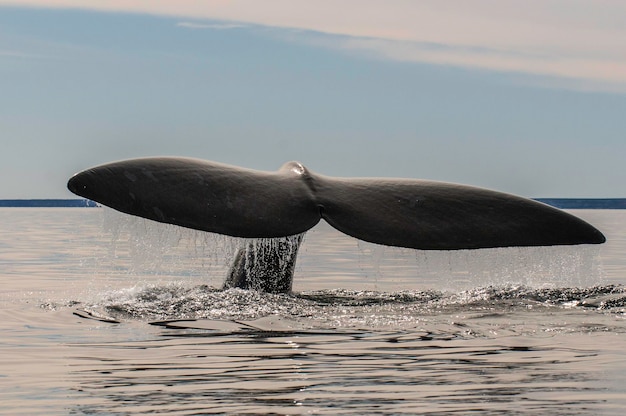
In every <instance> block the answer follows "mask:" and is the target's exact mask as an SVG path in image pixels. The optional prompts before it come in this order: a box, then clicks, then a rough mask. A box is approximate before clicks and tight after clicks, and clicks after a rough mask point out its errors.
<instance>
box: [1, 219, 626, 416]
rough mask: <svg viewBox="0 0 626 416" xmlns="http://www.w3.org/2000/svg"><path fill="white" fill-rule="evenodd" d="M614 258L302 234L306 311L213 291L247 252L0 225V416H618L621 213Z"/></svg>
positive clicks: (141, 224)
mask: <svg viewBox="0 0 626 416" xmlns="http://www.w3.org/2000/svg"><path fill="white" fill-rule="evenodd" d="M573 213H574V214H576V215H579V216H582V217H583V218H585V219H586V220H588V221H589V222H591V223H592V224H594V225H596V226H597V227H598V228H600V229H601V230H602V231H603V232H604V233H605V234H606V236H607V238H608V239H609V242H608V243H607V244H605V245H603V246H600V247H598V246H594V247H556V248H555V247H552V248H532V249H493V250H478V251H458V252H423V251H413V250H399V249H390V248H385V247H380V246H376V245H373V244H366V243H358V242H357V241H356V240H354V239H351V238H348V237H345V236H343V235H341V234H339V233H337V232H335V231H333V230H332V229H330V228H329V227H327V226H324V225H320V226H318V227H316V228H315V229H314V230H312V231H310V232H309V233H307V235H306V237H305V242H304V244H303V247H302V248H301V253H300V256H299V260H298V264H297V268H296V277H295V280H294V293H293V294H291V295H271V294H263V293H258V292H254V291H243V290H238V289H229V290H226V291H223V290H220V289H219V288H220V287H221V284H222V282H223V279H224V276H225V273H226V271H227V269H228V265H229V261H230V259H231V258H232V255H233V253H234V251H235V250H236V249H237V247H240V246H241V244H245V243H246V242H245V241H243V242H242V241H237V240H232V239H228V238H224V237H219V236H213V235H209V234H206V233H198V232H192V231H187V230H181V229H179V228H176V227H171V226H164V225H162V224H160V225H155V224H154V223H151V222H148V221H144V220H139V219H132V218H130V217H126V216H122V215H118V214H115V213H112V212H110V211H107V210H104V209H69V208H65V209H37V208H30V209H0V215H1V216H2V217H1V219H2V220H1V221H0V279H1V282H2V286H0V305H1V308H0V319H1V321H0V322H1V323H0V329H1V331H2V338H1V339H0V399H1V400H0V414H10V415H14V414H15V415H19V414H24V415H32V414H146V413H156V414H167V413H172V414H467V413H471V412H476V413H480V414H563V415H575V414H580V415H595V414H615V415H621V414H623V409H624V408H625V407H626V387H625V386H626V384H625V382H626V376H625V375H624V374H625V372H626V352H625V348H626V325H625V322H624V308H625V307H626V292H625V289H624V287H623V286H622V284H623V283H624V280H626V211H619V210H616V211H605V210H597V211H573Z"/></svg>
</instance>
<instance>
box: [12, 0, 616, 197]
mask: <svg viewBox="0 0 626 416" xmlns="http://www.w3.org/2000/svg"><path fill="white" fill-rule="evenodd" d="M625 21H626V2H625V1H623V0H423V1H412V0H308V1H304V0H265V1H258V0H206V1H202V2H199V1H196V0H178V1H165V0H161V1H157V0H124V1H117V0H90V1H88V2H86V1H84V0H46V1H43V0H21V1H10V0H9V1H5V0H0V135H1V140H2V141H1V143H2V150H1V151H0V199H17V198H72V197H73V195H72V194H71V193H70V192H69V191H67V189H66V187H65V184H66V182H67V179H68V178H69V177H70V176H71V175H72V174H73V173H75V172H77V171H80V170H82V169H86V168H88V167H91V166H94V165H98V164H102V163H106V162H110V161H114V160H120V159H129V158H135V157H143V156H167V155H169V156H187V157H196V158H201V159H207V160H213V161H218V162H222V163H228V164H233V165H237V166H242V167H247V168H252V169H259V170H269V171H272V170H276V169H278V168H279V167H280V166H281V165H282V164H283V163H285V162H287V161H290V160H298V161H300V162H302V163H304V165H305V166H307V167H308V168H309V169H310V170H312V171H314V172H317V173H321V174H325V175H331V176H343V177H357V176H366V177H404V178H421V179H432V180H440V181H448V182H457V183H464V184H469V185H474V186H480V187H485V188H490V189H496V190H500V191H504V192H510V193H515V194H518V195H522V196H526V197H626V25H625V24H624V22H625Z"/></svg>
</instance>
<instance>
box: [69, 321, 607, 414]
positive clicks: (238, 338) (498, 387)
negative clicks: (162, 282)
mask: <svg viewBox="0 0 626 416" xmlns="http://www.w3.org/2000/svg"><path fill="white" fill-rule="evenodd" d="M231 329H232V328H231ZM578 342H579V340H578V339H576V338H568V337H567V336H564V337H557V338H556V339H552V338H546V339H533V340H529V339H525V338H522V339H520V338H518V337H510V338H506V337H505V338H501V339H498V341H497V342H494V340H488V341H487V340H484V339H467V338H465V337H462V336H460V335H459V334H458V333H456V334H450V333H430V334H425V333H420V332H417V333H413V332H404V331H403V332H375V333H372V332H365V331H346V332H344V331H336V332H334V333H316V332H311V333H309V332H292V331H289V332H286V333H281V332H280V331H276V332H265V331H254V330H244V331H234V332H233V331H225V332H224V331H207V330H204V331H203V330H195V331H191V330H190V329H189V328H186V329H183V328H180V329H172V328H169V329H164V330H163V332H162V333H161V334H160V335H159V337H158V338H155V339H153V340H150V341H139V342H127V343H116V344H113V345H112V344H106V345H101V344H100V345H99V344H94V345H89V344H82V345H76V346H74V349H75V350H79V351H80V353H79V354H76V353H77V352H78V351H75V354H76V355H80V357H81V358H80V359H78V358H76V359H74V360H73V362H72V363H71V375H72V377H73V378H74V379H75V380H76V383H77V386H78V387H77V388H78V389H79V390H80V391H81V393H84V394H88V395H90V396H92V397H93V398H97V400H95V401H96V402H98V403H99V404H98V405H93V406H89V405H81V406H80V407H78V408H77V409H75V410H76V411H80V412H83V413H91V412H94V413H115V414H134V413H148V412H155V413H167V412H176V413H179V414H191V413H194V412H197V413H203V414H207V413H209V414H210V413H211V412H216V413H229V414H233V413H235V414H236V413H245V412H250V411H251V409H254V413H274V414H303V413H316V414H336V413H337V412H340V413H342V414H363V413H367V414H372V413H385V414H411V413H413V414H414V413H433V414H436V413H446V412H472V411H477V412H478V411H479V412H481V413H484V414H500V413H528V414H531V413H533V412H540V413H549V414H568V415H573V414H589V413H590V412H591V411H592V409H595V410H602V409H606V408H607V407H610V406H609V405H608V403H607V399H608V397H606V392H605V391H603V389H602V388H600V387H596V386H595V384H594V381H595V380H597V379H598V378H599V377H601V373H600V372H599V371H598V369H597V365H598V359H597V351H595V350H594V349H593V348H588V346H586V345H578V346H576V344H577V343H578ZM148 351H149V353H147V352H148ZM520 403H523V409H524V410H523V412H520Z"/></svg>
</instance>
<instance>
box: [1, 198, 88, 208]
mask: <svg viewBox="0 0 626 416" xmlns="http://www.w3.org/2000/svg"><path fill="white" fill-rule="evenodd" d="M98 206H99V205H98V204H97V203H96V202H94V201H90V200H89V199H0V208H95V207H98Z"/></svg>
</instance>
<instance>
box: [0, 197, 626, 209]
mask: <svg viewBox="0 0 626 416" xmlns="http://www.w3.org/2000/svg"><path fill="white" fill-rule="evenodd" d="M534 199H535V201H539V202H543V203H544V204H548V205H552V206H553V207H556V208H561V209H626V198H534ZM99 206H100V205H98V204H97V203H96V202H94V201H90V200H89V199H0V208H97V207H99Z"/></svg>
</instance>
